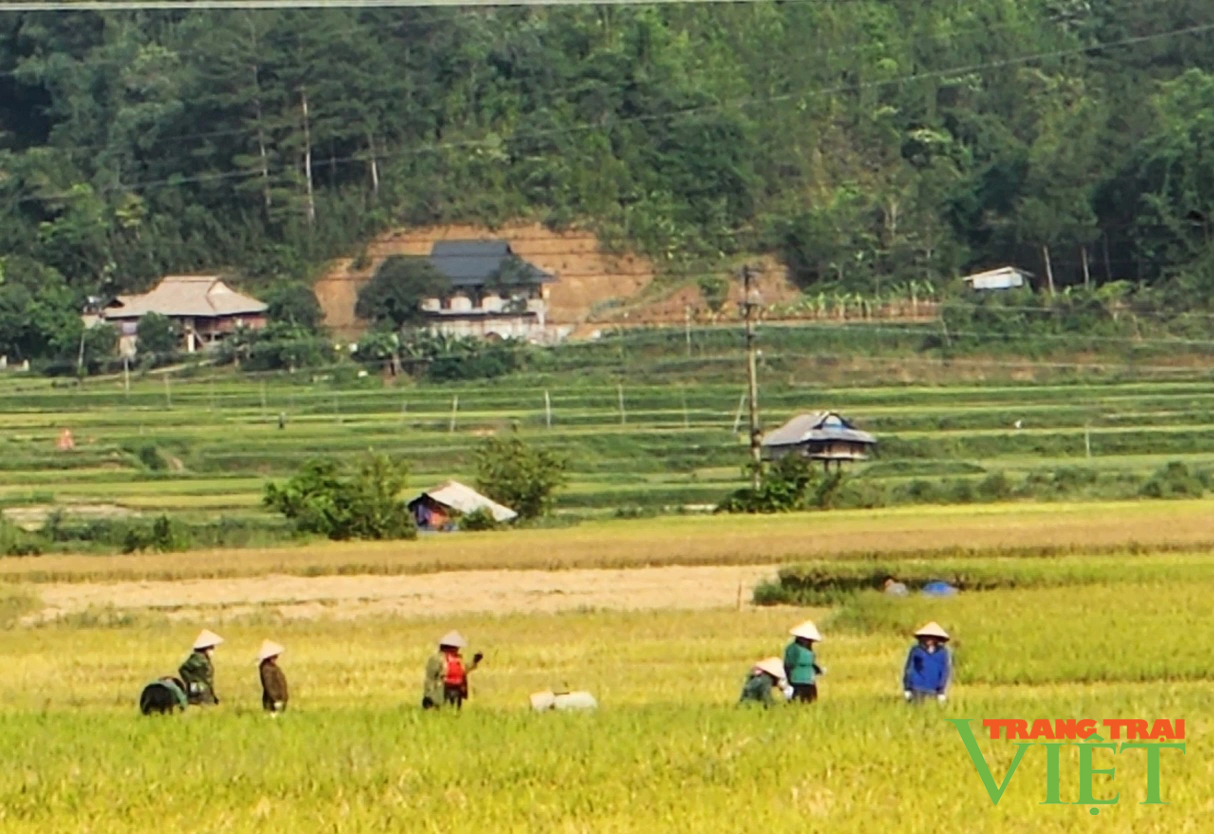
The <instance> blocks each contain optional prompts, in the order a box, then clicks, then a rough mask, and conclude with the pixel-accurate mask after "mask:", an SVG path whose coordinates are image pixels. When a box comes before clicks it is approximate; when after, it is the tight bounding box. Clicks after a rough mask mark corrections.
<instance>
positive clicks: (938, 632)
mask: <svg viewBox="0 0 1214 834" xmlns="http://www.w3.org/2000/svg"><path fill="white" fill-rule="evenodd" d="M915 636H916V637H935V638H937V639H939V640H947V639H949V637H948V632H947V631H945V630H944V629H943V628H941V627H940V624H939V623H938V622H936V621H934V620H933V621H932V622H930V623H928V624H927V625H925V626H924V627H923V628H921V629H919V630H918V631H916V632H915Z"/></svg>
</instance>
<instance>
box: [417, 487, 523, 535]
mask: <svg viewBox="0 0 1214 834" xmlns="http://www.w3.org/2000/svg"><path fill="white" fill-rule="evenodd" d="M476 510H488V511H489V512H490V513H491V514H492V515H493V520H494V521H496V522H497V523H499V524H503V523H505V522H507V521H513V520H514V519H516V518H518V513H516V512H515V511H514V510H512V509H510V508H509V507H503V506H502V505H501V504H499V503H497V502H496V501H494V500H493V499H491V498H489V497H487V496H484V495H481V494H480V493H479V492H477V491H476V490H474V489H473V488H472V487H470V486H466V485H464V484H461V483H460V482H459V481H447V482H446V483H445V484H441V485H439V486H436V487H435V488H434V489H428V490H426V491H425V492H423V493H421V494H420V495H418V496H417V497H416V498H414V499H413V500H412V501H410V502H409V511H410V512H411V513H413V520H414V521H416V522H417V526H418V527H419V528H421V529H422V530H446V529H451V527H452V526H453V525H454V523H455V522H456V521H457V520H458V519H459V517H460V516H463V515H467V514H468V513H471V512H475V511H476Z"/></svg>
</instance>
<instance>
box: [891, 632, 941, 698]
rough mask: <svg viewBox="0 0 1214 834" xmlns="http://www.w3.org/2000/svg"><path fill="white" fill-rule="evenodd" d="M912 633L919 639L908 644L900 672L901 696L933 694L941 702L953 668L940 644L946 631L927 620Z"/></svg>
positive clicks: (923, 696) (928, 696) (921, 696)
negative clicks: (915, 643) (909, 647)
mask: <svg viewBox="0 0 1214 834" xmlns="http://www.w3.org/2000/svg"><path fill="white" fill-rule="evenodd" d="M915 637H917V638H918V639H919V643H918V645H916V646H914V647H912V648H911V650H910V654H908V655H907V657H906V668H905V669H904V670H903V672H902V694H903V697H905V698H906V700H907V701H910V702H912V703H919V702H921V701H923V700H925V699H927V698H931V697H934V698H935V699H936V700H937V701H939V702H940V703H942V704H943V703H944V701H945V698H946V697H947V694H948V684H949V679H950V678H951V677H952V671H953V661H952V658H951V657H950V656H949V653H948V649H947V648H945V646H944V644H945V643H947V642H948V632H947V631H945V630H944V629H943V628H941V627H940V624H939V623H935V622H931V623H928V624H927V625H925V626H924V627H923V628H921V629H919V630H918V631H916V632H915Z"/></svg>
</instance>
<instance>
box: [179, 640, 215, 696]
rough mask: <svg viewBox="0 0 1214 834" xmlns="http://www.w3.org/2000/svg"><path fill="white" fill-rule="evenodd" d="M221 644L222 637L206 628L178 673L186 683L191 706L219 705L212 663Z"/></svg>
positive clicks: (186, 692) (186, 691)
mask: <svg viewBox="0 0 1214 834" xmlns="http://www.w3.org/2000/svg"><path fill="white" fill-rule="evenodd" d="M221 643H223V638H222V637H220V636H219V635H218V634H216V633H215V632H213V631H209V630H207V629H205V628H204V629H203V630H202V632H201V633H200V634H199V635H198V638H197V639H196V640H195V641H194V651H193V652H192V653H191V654H190V656H189V657H187V658H186V660H185V663H183V664H181V668H180V669H179V670H178V672H177V673H178V675H179V676H180V677H181V680H182V681H183V682H184V683H185V688H186V690H185V694H186V698H187V699H188V700H189V702H190V703H191V704H218V703H219V698H217V697H216V695H215V667H214V666H213V665H212V663H211V653H212V652H214V651H215V647H216V646H218V645H220V644H221Z"/></svg>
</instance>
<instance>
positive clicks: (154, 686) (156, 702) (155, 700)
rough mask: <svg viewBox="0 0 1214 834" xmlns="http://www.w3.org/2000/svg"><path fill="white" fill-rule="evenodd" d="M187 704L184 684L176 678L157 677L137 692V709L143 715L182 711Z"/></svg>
mask: <svg viewBox="0 0 1214 834" xmlns="http://www.w3.org/2000/svg"><path fill="white" fill-rule="evenodd" d="M188 704H189V700H188V699H187V698H186V696H185V684H184V683H182V682H181V681H179V680H178V679H177V678H170V677H164V678H157V679H156V680H154V681H152V682H151V683H149V684H148V685H147V686H145V687H144V688H143V692H141V693H139V711H140V712H141V713H143V714H144V715H151V714H152V713H156V714H157V715H164V714H165V713H169V712H176V711H177V710H182V711H184V710H185V708H186V706H187V705H188Z"/></svg>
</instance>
